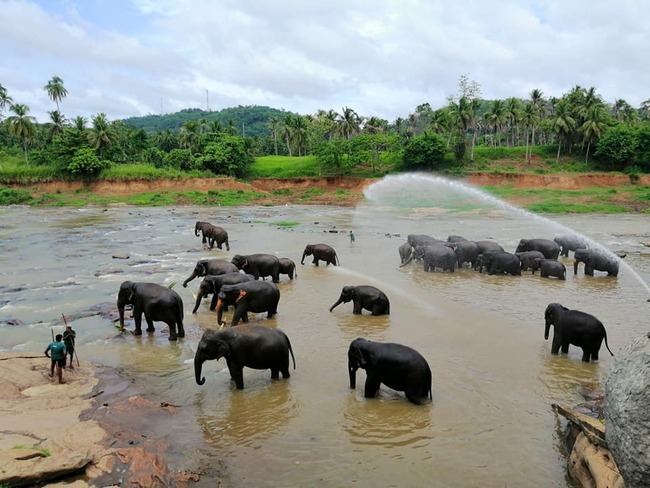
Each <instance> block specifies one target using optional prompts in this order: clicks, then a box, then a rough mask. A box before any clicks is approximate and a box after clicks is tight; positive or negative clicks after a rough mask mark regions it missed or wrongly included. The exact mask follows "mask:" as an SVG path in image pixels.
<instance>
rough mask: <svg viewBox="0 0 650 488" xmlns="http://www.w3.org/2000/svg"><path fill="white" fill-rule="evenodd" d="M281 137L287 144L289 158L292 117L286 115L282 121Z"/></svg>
mask: <svg viewBox="0 0 650 488" xmlns="http://www.w3.org/2000/svg"><path fill="white" fill-rule="evenodd" d="M282 137H284V140H285V142H286V143H287V152H288V153H289V157H291V140H292V139H293V115H291V114H287V115H285V117H284V120H283V127H282Z"/></svg>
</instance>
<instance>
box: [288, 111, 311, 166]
mask: <svg viewBox="0 0 650 488" xmlns="http://www.w3.org/2000/svg"><path fill="white" fill-rule="evenodd" d="M292 134H293V140H294V141H295V143H296V146H297V147H298V157H300V156H302V155H303V154H307V135H308V134H307V119H305V118H304V117H301V116H300V115H299V116H297V117H294V118H293V127H292ZM303 149H304V151H303Z"/></svg>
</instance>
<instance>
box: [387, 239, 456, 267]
mask: <svg viewBox="0 0 650 488" xmlns="http://www.w3.org/2000/svg"><path fill="white" fill-rule="evenodd" d="M413 259H421V260H422V262H423V263H424V266H423V268H424V271H435V270H436V268H442V270H443V271H449V272H451V273H453V272H454V271H456V261H457V258H456V253H454V251H453V250H452V249H451V248H449V247H447V246H445V245H443V244H440V243H436V244H433V245H428V246H418V247H415V248H413V252H412V253H411V256H410V257H409V259H407V260H406V262H405V263H404V264H402V265H401V266H400V267H402V266H406V265H407V264H408V263H410V262H411V261H412V260H413Z"/></svg>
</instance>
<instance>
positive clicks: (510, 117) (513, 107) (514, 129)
mask: <svg viewBox="0 0 650 488" xmlns="http://www.w3.org/2000/svg"><path fill="white" fill-rule="evenodd" d="M504 110H505V115H506V119H507V124H508V130H509V131H510V133H511V135H512V140H511V142H510V145H512V146H515V145H517V143H518V142H519V119H520V117H521V101H520V100H519V99H518V98H514V97H511V98H508V99H507V100H506V106H505V109H504ZM515 136H516V139H515Z"/></svg>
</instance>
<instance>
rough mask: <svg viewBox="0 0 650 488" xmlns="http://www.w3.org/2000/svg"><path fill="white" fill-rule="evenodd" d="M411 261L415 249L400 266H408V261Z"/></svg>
mask: <svg viewBox="0 0 650 488" xmlns="http://www.w3.org/2000/svg"><path fill="white" fill-rule="evenodd" d="M411 261H413V251H411V254H409V257H408V258H406V261H404V262H403V263H402V264H400V266H399V267H400V268H403V267H404V266H406V265H407V264H408V263H410V262H411Z"/></svg>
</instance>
